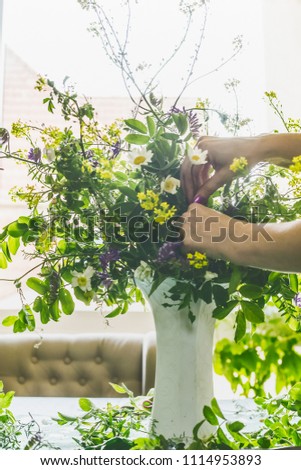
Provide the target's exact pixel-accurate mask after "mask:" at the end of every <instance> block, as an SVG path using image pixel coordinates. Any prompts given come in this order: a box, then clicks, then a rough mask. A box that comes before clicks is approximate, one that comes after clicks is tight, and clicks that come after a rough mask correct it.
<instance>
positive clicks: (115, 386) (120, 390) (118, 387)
mask: <svg viewBox="0 0 301 470" xmlns="http://www.w3.org/2000/svg"><path fill="white" fill-rule="evenodd" d="M109 385H111V387H112V388H113V389H114V390H115V392H117V393H127V390H126V389H125V388H124V387H122V386H121V385H118V384H114V383H112V382H109Z"/></svg>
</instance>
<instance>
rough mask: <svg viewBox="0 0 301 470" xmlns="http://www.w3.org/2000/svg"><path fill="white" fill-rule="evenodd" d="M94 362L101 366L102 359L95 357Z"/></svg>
mask: <svg viewBox="0 0 301 470" xmlns="http://www.w3.org/2000/svg"><path fill="white" fill-rule="evenodd" d="M95 362H96V364H101V363H102V358H101V357H100V356H96V357H95Z"/></svg>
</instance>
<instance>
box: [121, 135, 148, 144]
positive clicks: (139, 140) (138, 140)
mask: <svg viewBox="0 0 301 470" xmlns="http://www.w3.org/2000/svg"><path fill="white" fill-rule="evenodd" d="M125 140H126V142H128V143H129V144H135V145H145V144H147V143H148V141H149V137H148V136H147V135H141V134H128V135H127V136H126V137H125Z"/></svg>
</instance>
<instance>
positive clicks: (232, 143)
mask: <svg viewBox="0 0 301 470" xmlns="http://www.w3.org/2000/svg"><path fill="white" fill-rule="evenodd" d="M198 147H199V148H200V149H202V150H203V151H207V152H208V157H207V160H208V162H209V163H210V164H211V165H212V166H213V168H214V169H215V173H214V174H213V176H211V177H210V178H208V177H207V171H208V165H207V166H206V168H205V166H204V165H193V164H192V163H191V162H190V160H189V158H188V157H186V158H185V160H184V162H183V164H182V168H181V183H182V187H183V189H184V192H185V194H186V197H187V200H188V202H189V203H191V202H192V201H193V200H194V198H195V196H200V197H201V199H202V200H203V201H204V202H206V201H207V199H208V198H209V196H210V195H211V194H212V193H214V191H216V190H217V189H218V188H219V187H221V186H223V185H224V184H225V183H227V182H229V181H231V180H232V179H233V178H234V177H235V173H233V172H232V171H231V170H230V165H231V163H232V162H233V159H234V158H238V157H241V156H243V157H245V158H246V159H247V162H248V168H249V169H251V168H252V167H253V166H255V165H256V164H257V163H259V162H270V163H273V164H276V165H280V166H284V167H288V166H289V165H290V163H291V161H292V158H293V157H294V156H298V155H301V134H297V133H294V134H280V133H279V134H263V135H259V136H255V137H226V138H224V137H211V136H205V137H202V138H201V139H200V140H199V141H198Z"/></svg>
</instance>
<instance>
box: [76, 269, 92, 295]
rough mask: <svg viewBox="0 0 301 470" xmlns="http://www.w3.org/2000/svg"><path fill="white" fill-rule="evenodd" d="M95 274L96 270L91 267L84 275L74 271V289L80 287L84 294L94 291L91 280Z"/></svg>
mask: <svg viewBox="0 0 301 470" xmlns="http://www.w3.org/2000/svg"><path fill="white" fill-rule="evenodd" d="M94 273H95V270H94V269H93V268H92V267H91V266H88V267H87V268H86V269H85V270H84V272H83V273H79V272H77V271H72V273H71V274H72V276H73V278H72V287H79V288H80V289H81V290H82V291H84V292H88V291H89V290H92V287H91V278H92V276H93V274H94Z"/></svg>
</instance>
